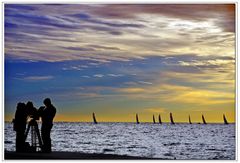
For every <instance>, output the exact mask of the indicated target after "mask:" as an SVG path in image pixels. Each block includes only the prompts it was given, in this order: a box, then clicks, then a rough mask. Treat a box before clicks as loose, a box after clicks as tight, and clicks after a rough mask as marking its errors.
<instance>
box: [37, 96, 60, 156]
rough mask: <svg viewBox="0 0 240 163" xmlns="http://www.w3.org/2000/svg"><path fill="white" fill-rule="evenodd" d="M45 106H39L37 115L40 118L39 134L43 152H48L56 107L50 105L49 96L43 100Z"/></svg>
mask: <svg viewBox="0 0 240 163" xmlns="http://www.w3.org/2000/svg"><path fill="white" fill-rule="evenodd" d="M43 103H44V105H45V107H40V108H39V115H40V117H41V119H42V127H41V134H42V140H43V150H42V151H43V152H46V153H50V152H51V151H52V150H51V136H50V132H51V129H52V126H53V119H54V117H55V114H56V108H55V107H54V106H53V105H52V103H51V100H50V98H46V99H44V101H43Z"/></svg>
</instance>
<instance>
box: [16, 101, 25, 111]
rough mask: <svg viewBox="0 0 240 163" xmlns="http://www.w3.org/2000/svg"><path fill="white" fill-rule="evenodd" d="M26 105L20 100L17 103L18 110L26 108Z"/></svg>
mask: <svg viewBox="0 0 240 163" xmlns="http://www.w3.org/2000/svg"><path fill="white" fill-rule="evenodd" d="M25 107H26V105H25V104H24V103H22V102H19V103H18V104H17V110H24V109H25Z"/></svg>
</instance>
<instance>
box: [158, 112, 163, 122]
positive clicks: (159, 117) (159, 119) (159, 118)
mask: <svg viewBox="0 0 240 163" xmlns="http://www.w3.org/2000/svg"><path fill="white" fill-rule="evenodd" d="M158 121H159V123H160V124H162V120H161V116H160V114H159V115H158Z"/></svg>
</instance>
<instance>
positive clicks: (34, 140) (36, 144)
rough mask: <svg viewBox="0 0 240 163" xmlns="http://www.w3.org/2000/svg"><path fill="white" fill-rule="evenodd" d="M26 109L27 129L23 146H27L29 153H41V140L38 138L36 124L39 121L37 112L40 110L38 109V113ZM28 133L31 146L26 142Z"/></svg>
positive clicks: (31, 107)
mask: <svg viewBox="0 0 240 163" xmlns="http://www.w3.org/2000/svg"><path fill="white" fill-rule="evenodd" d="M29 105H30V107H28V112H27V115H28V127H27V130H26V132H25V144H27V146H29V148H28V149H29V150H28V151H29V152H41V151H42V146H43V143H42V138H41V136H40V132H39V128H38V123H37V120H39V111H40V110H42V109H39V111H38V110H37V109H36V108H34V107H33V106H31V104H29ZM29 132H30V139H31V144H30V143H29V142H26V140H27V137H28V134H29Z"/></svg>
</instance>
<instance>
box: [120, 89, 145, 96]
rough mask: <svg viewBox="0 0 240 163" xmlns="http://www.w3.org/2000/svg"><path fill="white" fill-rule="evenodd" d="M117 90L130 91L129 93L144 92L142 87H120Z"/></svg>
mask: <svg viewBox="0 0 240 163" xmlns="http://www.w3.org/2000/svg"><path fill="white" fill-rule="evenodd" d="M117 91H118V92H122V93H130V94H132V93H133V94H135V93H144V92H145V89H143V88H137V87H136V88H134V87H132V88H120V89H119V90H117Z"/></svg>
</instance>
